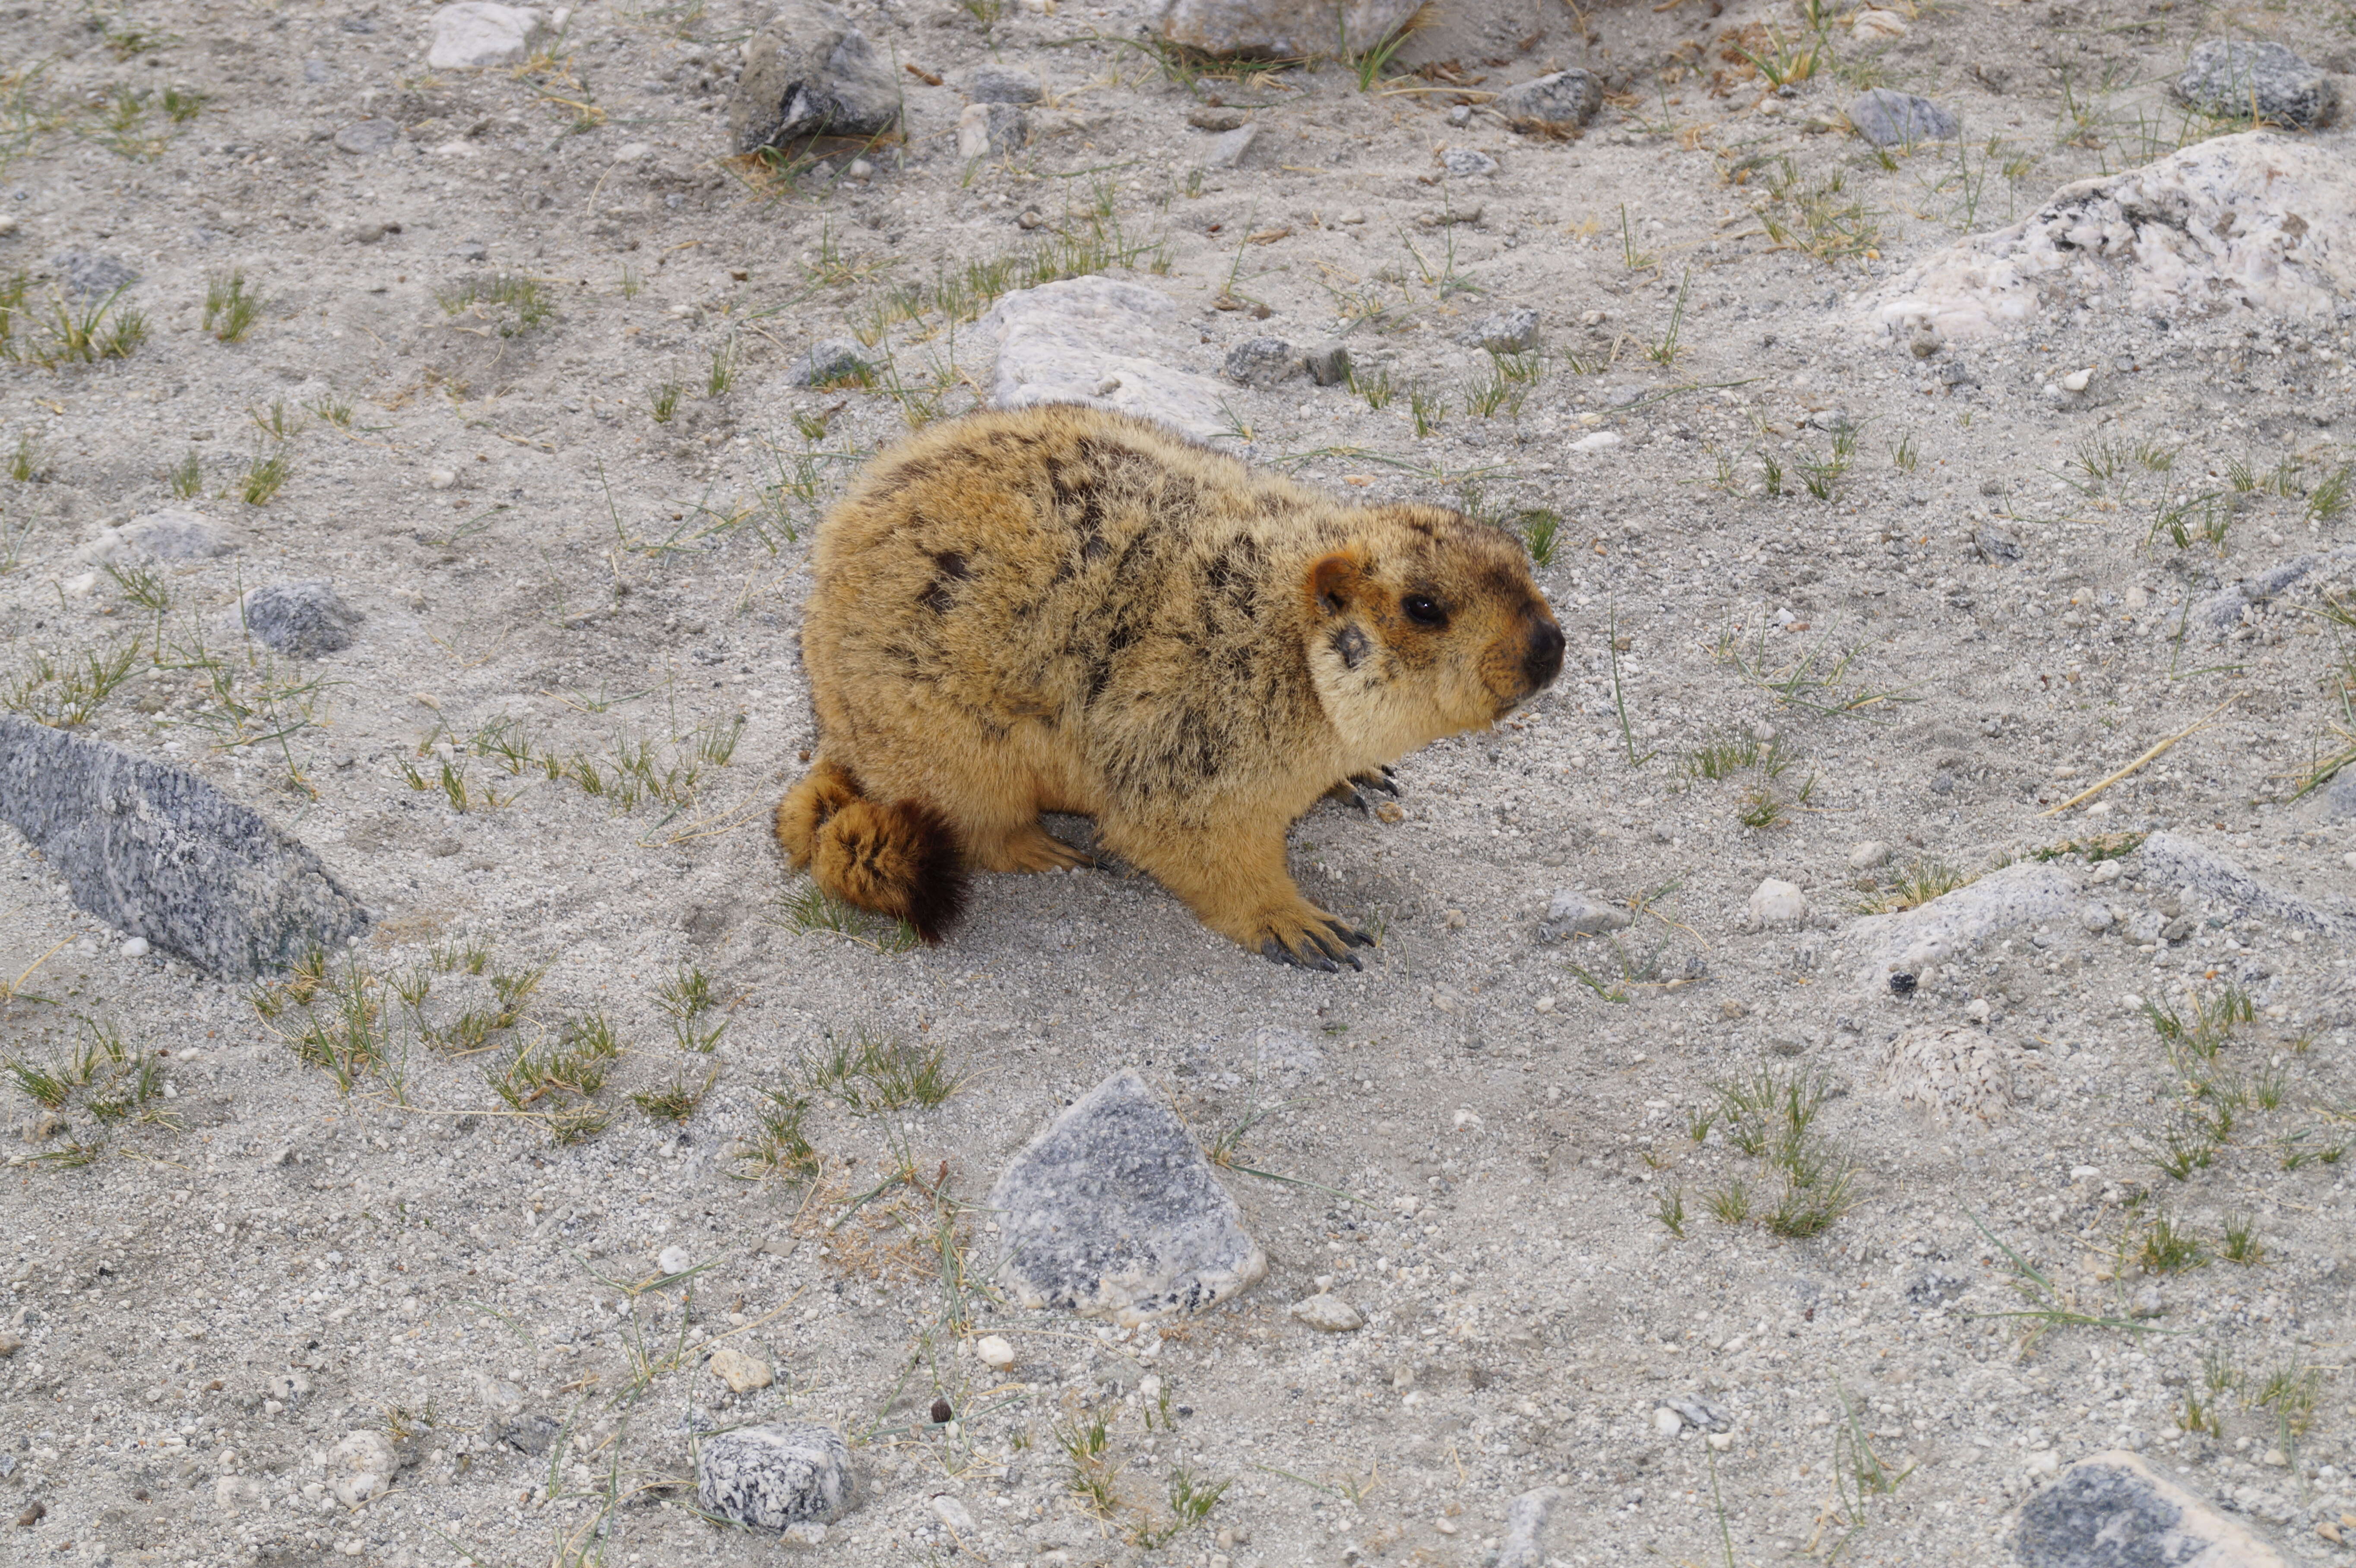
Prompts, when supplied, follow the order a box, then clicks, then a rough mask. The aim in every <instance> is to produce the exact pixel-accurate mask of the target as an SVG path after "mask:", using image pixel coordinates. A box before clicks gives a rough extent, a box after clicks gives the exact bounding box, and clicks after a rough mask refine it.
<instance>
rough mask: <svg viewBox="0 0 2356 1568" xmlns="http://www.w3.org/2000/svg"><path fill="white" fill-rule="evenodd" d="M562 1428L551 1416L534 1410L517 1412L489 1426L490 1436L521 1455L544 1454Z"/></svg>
mask: <svg viewBox="0 0 2356 1568" xmlns="http://www.w3.org/2000/svg"><path fill="white" fill-rule="evenodd" d="M563 1430H564V1428H563V1425H562V1423H560V1422H559V1421H558V1420H557V1419H556V1418H555V1417H554V1416H552V1415H545V1414H542V1413H541V1412H539V1411H536V1410H526V1411H519V1412H517V1413H514V1414H512V1415H509V1416H504V1417H502V1418H501V1419H499V1420H498V1421H495V1422H493V1423H492V1424H491V1435H492V1436H493V1437H494V1438H496V1439H497V1440H498V1441H499V1442H501V1443H504V1444H506V1445H508V1446H509V1447H510V1448H513V1449H515V1450H516V1451H517V1452H519V1453H523V1454H545V1453H547V1452H548V1450H549V1446H550V1445H552V1444H553V1443H554V1442H555V1441H556V1439H557V1437H558V1436H559V1435H561V1434H562V1432H563Z"/></svg>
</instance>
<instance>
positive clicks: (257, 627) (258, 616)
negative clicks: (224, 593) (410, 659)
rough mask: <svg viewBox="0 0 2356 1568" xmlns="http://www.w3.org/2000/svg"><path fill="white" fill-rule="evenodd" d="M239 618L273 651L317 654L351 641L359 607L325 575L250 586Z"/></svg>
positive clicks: (344, 646) (301, 654) (239, 610)
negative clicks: (307, 579)
mask: <svg viewBox="0 0 2356 1568" xmlns="http://www.w3.org/2000/svg"><path fill="white" fill-rule="evenodd" d="M238 618H239V619H240V620H241V622H242V623H243V625H244V628H245V630H246V631H247V632H249V633H251V634H252V637H253V640H254V641H255V642H258V643H260V644H261V645H262V646H264V647H266V648H268V649H270V650H271V651H272V652H273V653H281V654H293V655H295V656H297V657H301V658H316V657H318V656H320V655H321V654H332V653H337V652H339V651H341V650H342V649H345V648H348V647H350V646H351V645H352V634H353V632H354V631H355V630H356V629H357V628H358V627H359V624H360V616H359V612H358V611H357V610H354V609H353V608H352V607H351V606H349V605H348V604H346V603H344V601H343V598H342V596H341V595H339V594H338V593H337V592H336V590H335V588H334V586H333V585H332V584H330V583H327V582H325V581H309V582H273V583H272V584H270V585H269V586H268V587H266V588H255V589H252V590H250V591H248V592H247V593H246V595H245V597H244V598H243V599H241V600H240V601H239V602H238Z"/></svg>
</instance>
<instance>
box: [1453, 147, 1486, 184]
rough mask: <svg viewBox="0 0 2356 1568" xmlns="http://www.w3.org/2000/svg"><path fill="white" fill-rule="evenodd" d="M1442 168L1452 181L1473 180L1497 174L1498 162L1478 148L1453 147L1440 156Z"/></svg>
mask: <svg viewBox="0 0 2356 1568" xmlns="http://www.w3.org/2000/svg"><path fill="white" fill-rule="evenodd" d="M1440 167H1441V168H1442V169H1445V170H1446V171H1447V172H1448V176H1449V177H1450V178H1451V179H1472V178H1475V177H1476V176H1481V175H1494V174H1495V173H1496V172H1497V160H1496V159H1494V158H1493V157H1491V156H1490V155H1488V154H1486V153H1484V152H1482V151H1481V150H1479V149H1478V148H1476V147H1451V148H1449V149H1448V151H1446V152H1444V153H1442V154H1440Z"/></svg>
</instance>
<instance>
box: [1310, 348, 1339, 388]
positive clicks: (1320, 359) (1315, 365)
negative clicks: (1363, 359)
mask: <svg viewBox="0 0 2356 1568" xmlns="http://www.w3.org/2000/svg"><path fill="white" fill-rule="evenodd" d="M1301 368H1303V369H1305V370H1307V371H1308V372H1309V379H1311V380H1312V381H1314V382H1316V383H1317V384H1318V385H1319V386H1321V387H1338V386H1341V385H1343V384H1344V382H1346V381H1348V380H1349V379H1350V351H1349V350H1348V349H1346V348H1344V347H1342V346H1341V345H1340V344H1338V343H1321V344H1319V345H1318V346H1317V347H1314V348H1312V349H1311V350H1310V351H1309V352H1308V353H1306V354H1304V355H1302V356H1301Z"/></svg>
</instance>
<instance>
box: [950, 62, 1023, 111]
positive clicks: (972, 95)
mask: <svg viewBox="0 0 2356 1568" xmlns="http://www.w3.org/2000/svg"><path fill="white" fill-rule="evenodd" d="M964 87H965V95H966V98H967V101H969V102H973V103H1036V102H1038V101H1039V97H1040V93H1039V79H1038V78H1037V77H1035V76H1033V75H1032V74H1031V73H1030V72H1029V71H1027V70H1017V69H1014V68H1013V67H1012V66H1005V65H987V64H985V65H978V66H976V67H974V68H973V69H971V70H969V71H968V72H966V74H965V82H964Z"/></svg>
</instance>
